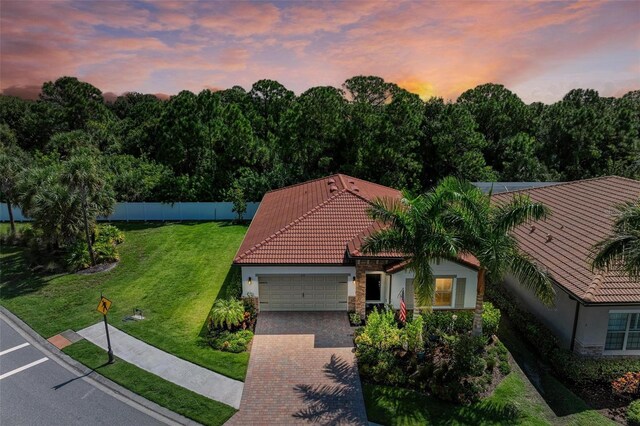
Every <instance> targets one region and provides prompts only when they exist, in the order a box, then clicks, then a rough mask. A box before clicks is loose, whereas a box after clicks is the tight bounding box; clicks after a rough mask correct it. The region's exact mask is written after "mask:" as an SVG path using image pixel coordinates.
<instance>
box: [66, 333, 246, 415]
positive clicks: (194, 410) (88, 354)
mask: <svg viewBox="0 0 640 426" xmlns="http://www.w3.org/2000/svg"><path fill="white" fill-rule="evenodd" d="M64 352H65V353H66V354H68V355H69V356H71V357H72V358H75V359H76V360H78V361H80V362H81V363H83V364H84V365H86V366H87V367H89V368H91V369H93V370H95V371H96V372H98V373H100V374H102V375H103V376H105V377H108V378H109V379H111V380H113V381H114V382H116V383H118V384H120V385H122V386H124V387H125V388H127V389H129V390H131V391H132V392H135V393H137V394H138V395H141V396H143V397H144V398H147V399H148V400H150V401H153V402H155V403H157V404H159V405H162V406H163V407H166V408H168V409H169V410H171V411H174V412H176V413H179V414H182V415H183V416H185V417H189V418H190V419H192V420H195V421H197V422H199V423H202V424H204V425H212V426H214V425H222V424H223V423H224V422H226V421H227V420H228V419H229V418H230V417H231V416H233V414H234V413H235V412H236V410H234V409H233V408H231V407H229V406H227V405H224V404H221V403H219V402H216V401H213V400H211V399H209V398H206V397H204V396H202V395H199V394H197V393H195V392H191V391H190V390H187V389H185V388H183V387H180V386H178V385H175V384H173V383H171V382H168V381H166V380H163V379H161V378H159V377H158V376H156V375H154V374H151V373H148V372H146V371H144V370H142V369H140V368H138V367H136V366H134V365H131V364H129V363H126V362H124V361H122V360H121V359H116V362H115V363H114V364H111V365H109V364H105V362H106V360H107V353H106V352H105V351H103V350H102V349H100V348H99V347H97V346H95V345H93V344H91V343H89V342H87V341H86V340H81V341H79V342H77V343H74V344H73V345H71V346H68V347H66V348H65V349H64Z"/></svg>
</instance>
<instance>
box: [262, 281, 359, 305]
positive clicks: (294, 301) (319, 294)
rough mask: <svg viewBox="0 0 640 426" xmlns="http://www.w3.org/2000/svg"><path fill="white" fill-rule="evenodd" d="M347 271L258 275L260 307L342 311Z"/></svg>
mask: <svg viewBox="0 0 640 426" xmlns="http://www.w3.org/2000/svg"><path fill="white" fill-rule="evenodd" d="M348 280H349V276H348V275H333V274H331V275H310V274H307V275H300V274H291V275H260V276H258V282H259V283H260V310H263V311H346V310H347V282H348Z"/></svg>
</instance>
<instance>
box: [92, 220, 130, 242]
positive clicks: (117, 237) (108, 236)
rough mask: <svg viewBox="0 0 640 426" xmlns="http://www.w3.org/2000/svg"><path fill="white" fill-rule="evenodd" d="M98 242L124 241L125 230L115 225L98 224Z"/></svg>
mask: <svg viewBox="0 0 640 426" xmlns="http://www.w3.org/2000/svg"><path fill="white" fill-rule="evenodd" d="M96 242H104V243H111V244H114V245H115V244H122V243H124V232H122V231H121V230H119V229H118V228H116V227H115V226H113V225H98V227H97V228H96Z"/></svg>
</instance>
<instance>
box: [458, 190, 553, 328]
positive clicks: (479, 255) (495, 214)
mask: <svg viewBox="0 0 640 426" xmlns="http://www.w3.org/2000/svg"><path fill="white" fill-rule="evenodd" d="M457 186H458V188H457V190H456V191H457V192H456V196H455V200H456V201H455V202H454V203H453V204H452V205H451V206H450V208H451V210H452V212H453V213H452V214H454V215H456V216H458V217H459V220H458V221H457V223H458V224H459V227H458V229H457V232H459V233H460V237H459V238H460V239H461V240H462V249H461V252H462V253H467V254H471V255H473V256H475V257H476V259H478V263H479V265H480V266H479V268H478V286H477V294H476V308H475V312H474V316H473V328H472V334H473V335H474V336H480V335H482V312H483V303H484V292H485V286H486V283H487V282H491V283H492V284H496V285H501V284H502V283H503V282H504V279H505V277H506V275H507V274H511V275H513V276H514V277H515V278H516V279H517V280H518V282H519V284H520V285H522V286H524V287H525V288H528V289H530V290H531V291H533V293H534V294H535V295H536V296H537V297H538V299H539V300H540V301H542V302H543V303H545V304H547V305H550V304H552V303H553V299H554V295H555V291H554V290H553V286H552V284H551V279H550V278H549V276H548V275H547V273H546V272H545V271H544V270H543V269H541V268H540V266H538V265H537V264H536V263H535V262H534V261H533V259H531V258H530V257H529V256H528V255H526V254H525V253H524V252H522V251H521V250H520V248H519V247H518V243H517V241H516V238H515V237H514V236H513V231H514V230H515V228H517V227H519V226H521V225H524V224H526V223H529V222H532V221H536V220H540V219H544V218H545V217H547V216H548V215H549V210H548V209H547V208H546V207H545V206H544V204H542V203H536V202H533V201H532V200H531V199H530V198H529V196H528V195H524V194H515V195H514V196H513V198H512V199H511V200H510V201H509V202H506V203H503V204H497V203H492V202H491V194H490V193H489V194H485V193H483V192H482V191H481V190H480V189H478V188H476V187H475V186H473V185H471V184H470V183H468V182H462V181H458V185H457Z"/></svg>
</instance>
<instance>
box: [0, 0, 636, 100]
mask: <svg viewBox="0 0 640 426" xmlns="http://www.w3.org/2000/svg"><path fill="white" fill-rule="evenodd" d="M0 19H1V22H0V24H1V27H0V46H1V52H2V67H1V68H0V80H1V81H0V82H1V86H0V87H1V88H2V89H3V91H4V92H5V93H8V92H13V93H17V92H20V90H23V88H24V90H23V92H21V93H27V92H29V90H31V89H26V88H28V87H39V85H40V84H41V83H42V82H43V81H46V80H52V79H55V78H58V77H60V76H62V75H76V76H78V77H79V78H81V79H85V80H87V81H89V82H91V83H92V84H94V85H96V86H98V87H99V88H101V89H102V90H105V91H110V92H114V93H120V92H122V91H126V90H136V91H147V92H158V91H162V92H172V91H176V92H177V91H179V90H180V89H181V88H189V89H191V90H195V91H198V90H200V89H201V88H202V87H204V86H205V84H209V83H211V85H212V86H215V87H231V86H233V85H235V84H239V85H243V86H244V87H247V88H248V87H249V86H250V85H251V83H253V82H254V81H256V80H258V79H261V78H273V79H277V80H279V81H281V82H282V83H283V84H285V85H286V86H288V87H291V88H293V89H295V90H297V91H298V92H301V91H304V90H306V89H307V88H309V87H310V86H315V85H327V84H331V85H334V86H339V85H340V84H341V83H342V81H344V80H345V79H346V78H349V77H351V76H353V75H358V74H374V75H380V76H382V77H384V78H385V79H387V80H390V81H395V82H397V83H398V84H400V85H401V86H402V87H406V88H407V89H408V90H411V91H415V92H416V93H419V94H420V95H421V96H423V97H426V96H430V95H432V94H433V95H437V96H444V97H446V98H455V97H457V96H458V95H459V94H460V93H461V92H462V91H464V90H466V89H468V88H470V87H473V86H475V85H477V84H480V83H485V82H488V81H493V82H500V83H503V84H506V85H507V86H509V85H514V86H517V87H526V84H525V83H526V82H527V81H537V80H536V79H540V76H543V75H555V74H554V73H556V72H557V73H559V72H560V70H565V69H570V66H571V64H574V63H575V64H577V63H578V62H579V60H580V59H581V58H585V57H590V56H593V55H597V54H598V52H601V51H615V52H620V53H619V55H620V57H621V58H626V59H625V60H624V61H623V60H621V61H619V62H620V64H617V63H612V64H611V65H610V66H611V67H612V68H611V69H612V72H611V73H610V74H611V75H613V74H615V75H616V77H615V78H614V77H612V78H611V79H609V80H608V81H607V82H606V83H605V82H601V83H598V80H597V79H591V80H582V81H584V82H591V81H596V87H595V88H596V89H600V90H602V91H603V94H605V95H606V94H613V93H618V92H619V91H620V90H621V88H622V87H625V88H626V87H628V86H629V85H631V86H633V84H634V81H637V80H638V79H637V70H638V67H639V64H638V62H639V61H638V60H637V58H638V57H639V56H640V55H639V54H638V51H639V50H640V37H638V36H637V34H639V33H640V24H639V23H640V9H639V8H638V7H637V4H636V3H634V2H600V1H588V2H522V3H515V4H514V3H509V2H477V1H456V2H445V1H433V2H429V3H424V2H413V1H396V2H384V1H375V0H371V1H358V2H355V1H354V2H321V3H319V2H315V3H311V2H297V3H278V4H272V3H268V2H233V3H232V2H225V3H223V2H195V1H188V2H183V1H173V2H169V1H160V2H156V1H146V2H144V3H143V4H141V3H139V2H129V1H124V0H123V1H102V2H71V1H56V2H38V3H37V7H34V3H33V2H30V1H28V0H27V1H13V0H3V2H2V16H1V17H0ZM630 55H631V56H633V55H635V58H636V59H635V61H633V60H632V59H629V56H630ZM629 62H632V63H633V64H631V65H630V64H629ZM576 66H577V65H576ZM614 71H615V72H614ZM587 72H588V70H582V69H576V70H575V73H580V74H581V75H586V73H587ZM557 76H558V77H557V78H558V79H560V78H562V75H561V74H557ZM634 77H636V78H634ZM571 81H573V80H571ZM639 86H640V84H639ZM527 90H530V89H527ZM16 91H17V92H16ZM32 92H33V90H31V92H29V93H32ZM530 93H533V92H530ZM536 93H542V92H540V91H538V92H536ZM545 93H546V92H545ZM545 96H546V97H547V98H545V99H552V96H553V95H545ZM555 96H556V97H559V96H561V94H560V93H559V94H557V95H555Z"/></svg>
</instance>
